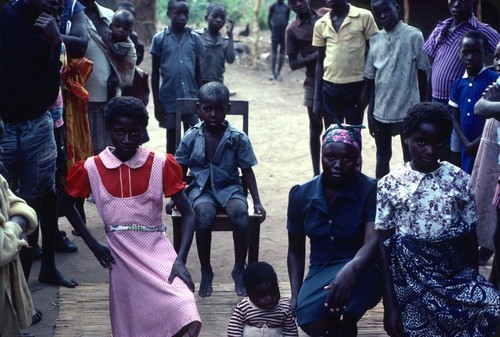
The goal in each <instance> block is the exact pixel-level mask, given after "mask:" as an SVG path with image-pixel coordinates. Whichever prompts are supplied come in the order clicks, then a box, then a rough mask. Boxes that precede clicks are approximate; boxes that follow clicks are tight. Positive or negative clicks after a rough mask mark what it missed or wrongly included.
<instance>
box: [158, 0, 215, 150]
mask: <svg viewBox="0 0 500 337" xmlns="http://www.w3.org/2000/svg"><path fill="white" fill-rule="evenodd" d="M167 16H168V18H169V19H170V26H168V27H167V28H165V29H164V30H163V31H162V32H159V33H157V34H156V35H155V36H154V37H153V41H152V43H151V49H150V53H151V55H152V56H153V61H152V63H153V69H152V71H151V90H152V93H153V103H154V105H155V117H156V119H157V120H158V122H159V123H160V127H162V128H166V129H167V133H166V134H167V136H166V139H167V153H172V154H173V153H174V152H175V109H176V100H177V98H196V97H198V89H199V87H200V86H201V57H202V56H203V53H204V49H205V48H204V47H203V42H202V40H201V38H200V36H199V35H198V34H196V33H195V32H193V31H192V30H191V29H190V28H186V24H187V22H188V20H189V5H188V3H187V1H185V0H169V1H168V5H167ZM160 77H161V80H162V82H161V85H160ZM182 121H183V124H184V131H186V130H187V129H188V128H189V127H190V126H192V125H195V124H196V123H197V122H198V116H197V115H196V113H195V112H193V114H184V115H183V116H182Z"/></svg>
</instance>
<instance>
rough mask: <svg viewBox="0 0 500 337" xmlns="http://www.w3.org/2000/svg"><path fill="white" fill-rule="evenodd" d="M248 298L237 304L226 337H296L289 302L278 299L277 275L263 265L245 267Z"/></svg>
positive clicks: (257, 263) (253, 264)
mask: <svg viewBox="0 0 500 337" xmlns="http://www.w3.org/2000/svg"><path fill="white" fill-rule="evenodd" d="M243 282H244V283H245V287H246V289H247V293H248V297H245V298H244V299H243V300H241V302H240V303H238V304H237V305H236V308H235V309H234V312H233V314H232V315H231V318H230V320H229V325H228V328H227V335H228V337H252V336H263V337H282V336H283V337H285V336H288V337H297V336H298V331H297V325H296V323H295V318H294V317H293V315H292V313H291V312H290V300H289V299H287V298H281V295H280V289H279V285H278V276H277V275H276V272H275V271H274V269H273V267H272V266H271V265H270V264H269V263H266V262H255V263H252V264H250V265H248V267H247V269H246V270H245V273H244V274H243Z"/></svg>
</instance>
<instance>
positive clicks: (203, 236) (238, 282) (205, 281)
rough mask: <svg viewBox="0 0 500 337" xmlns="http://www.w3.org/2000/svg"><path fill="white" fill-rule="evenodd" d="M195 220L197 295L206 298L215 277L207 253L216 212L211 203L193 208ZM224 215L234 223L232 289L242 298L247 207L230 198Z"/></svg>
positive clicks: (239, 200)
mask: <svg viewBox="0 0 500 337" xmlns="http://www.w3.org/2000/svg"><path fill="white" fill-rule="evenodd" d="M194 211H195V213H196V217H197V224H196V247H197V249H198V256H199V259H200V266H201V282H200V289H199V290H198V295H199V296H200V297H208V296H210V295H212V291H213V289H212V280H213V278H214V274H213V271H212V266H211V264H210V250H211V243H212V224H213V221H214V219H215V215H216V213H217V210H216V208H215V206H214V205H213V204H211V203H208V202H204V203H200V204H198V205H196V206H195V208H194ZM226 212H227V215H228V217H229V219H231V222H232V224H233V241H234V267H233V271H232V272H231V276H232V277H233V280H234V289H235V292H236V293H237V294H238V295H240V296H241V295H245V294H246V289H245V286H244V285H243V271H244V270H245V262H246V257H247V250H248V240H247V230H248V208H247V205H246V203H245V202H244V201H242V200H241V199H231V200H229V202H228V203H227V205H226Z"/></svg>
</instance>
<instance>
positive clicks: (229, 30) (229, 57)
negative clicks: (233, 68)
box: [225, 20, 236, 64]
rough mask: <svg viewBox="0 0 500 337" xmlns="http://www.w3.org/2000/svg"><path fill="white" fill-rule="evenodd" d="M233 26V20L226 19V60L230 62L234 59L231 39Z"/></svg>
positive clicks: (234, 54)
mask: <svg viewBox="0 0 500 337" xmlns="http://www.w3.org/2000/svg"><path fill="white" fill-rule="evenodd" d="M233 28H234V21H233V20H227V25H226V33H227V48H226V53H225V57H226V62H227V63H229V64H231V63H233V62H234V60H235V59H236V52H235V51H234V40H233Z"/></svg>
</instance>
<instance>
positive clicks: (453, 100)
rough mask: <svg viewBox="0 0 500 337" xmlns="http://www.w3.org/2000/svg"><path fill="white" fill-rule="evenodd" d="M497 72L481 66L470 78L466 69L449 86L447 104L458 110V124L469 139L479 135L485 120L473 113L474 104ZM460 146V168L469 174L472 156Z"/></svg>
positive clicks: (495, 77) (472, 163)
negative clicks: (449, 91)
mask: <svg viewBox="0 0 500 337" xmlns="http://www.w3.org/2000/svg"><path fill="white" fill-rule="evenodd" d="M497 78H498V74H497V73H496V72H494V71H493V70H489V69H486V68H483V70H481V72H480V73H479V74H477V75H476V76H475V77H474V78H472V79H471V78H470V77H469V76H468V74H467V71H466V72H465V74H464V75H463V76H462V78H459V79H456V80H455V82H453V85H452V87H451V94H450V100H449V102H448V104H449V105H450V106H452V107H454V108H457V109H459V110H460V125H461V126H462V130H463V132H464V134H465V136H466V137H467V139H468V140H469V141H473V140H474V139H476V138H477V137H479V136H481V134H482V132H483V127H484V123H485V120H484V118H482V117H479V116H476V115H475V114H474V105H475V104H476V102H477V101H478V100H479V99H480V98H481V96H482V95H483V92H484V90H485V89H486V88H487V87H488V86H489V85H490V84H493V83H494V82H495V81H496V80H497ZM460 146H461V149H462V150H461V156H462V170H464V171H465V172H467V173H469V174H471V173H472V168H473V166H474V158H472V157H471V156H469V155H468V154H467V153H466V152H465V146H464V144H460Z"/></svg>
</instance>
